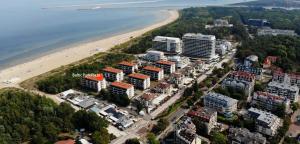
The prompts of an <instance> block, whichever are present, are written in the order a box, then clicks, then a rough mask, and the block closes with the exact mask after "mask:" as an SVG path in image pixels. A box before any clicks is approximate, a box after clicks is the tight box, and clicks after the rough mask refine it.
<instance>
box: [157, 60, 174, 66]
mask: <svg viewBox="0 0 300 144" xmlns="http://www.w3.org/2000/svg"><path fill="white" fill-rule="evenodd" d="M156 63H157V64H162V65H175V62H171V61H166V60H160V61H157V62H156Z"/></svg>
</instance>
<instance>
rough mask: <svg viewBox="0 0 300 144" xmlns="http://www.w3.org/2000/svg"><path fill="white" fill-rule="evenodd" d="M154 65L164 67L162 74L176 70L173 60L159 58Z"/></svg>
mask: <svg viewBox="0 0 300 144" xmlns="http://www.w3.org/2000/svg"><path fill="white" fill-rule="evenodd" d="M155 66H157V67H159V68H162V69H164V74H171V73H174V72H175V70H176V65H175V62H171V61H165V60H160V61H157V62H156V63H155Z"/></svg>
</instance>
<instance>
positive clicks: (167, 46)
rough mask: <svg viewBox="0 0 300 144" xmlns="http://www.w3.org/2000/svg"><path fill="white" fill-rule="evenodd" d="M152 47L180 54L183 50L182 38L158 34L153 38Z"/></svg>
mask: <svg viewBox="0 0 300 144" xmlns="http://www.w3.org/2000/svg"><path fill="white" fill-rule="evenodd" d="M152 48H153V49H155V50H158V51H164V52H169V53H177V54H180V53H181V52H182V42H181V40H180V38H175V37H165V36H156V37H155V38H154V39H153V40H152Z"/></svg>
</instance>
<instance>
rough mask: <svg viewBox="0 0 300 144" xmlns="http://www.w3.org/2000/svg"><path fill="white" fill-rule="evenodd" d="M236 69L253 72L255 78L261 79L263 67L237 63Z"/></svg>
mask: <svg viewBox="0 0 300 144" xmlns="http://www.w3.org/2000/svg"><path fill="white" fill-rule="evenodd" d="M236 71H244V72H249V73H252V74H255V77H256V79H257V80H261V79H262V77H263V69H262V68H259V67H250V66H246V65H237V66H236Z"/></svg>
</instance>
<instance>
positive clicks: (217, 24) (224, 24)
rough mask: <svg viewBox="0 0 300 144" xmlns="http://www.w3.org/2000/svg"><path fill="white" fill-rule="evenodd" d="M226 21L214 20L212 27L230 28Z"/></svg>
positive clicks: (230, 25)
mask: <svg viewBox="0 0 300 144" xmlns="http://www.w3.org/2000/svg"><path fill="white" fill-rule="evenodd" d="M232 26H233V25H232V24H229V22H228V20H226V19H216V20H214V27H232Z"/></svg>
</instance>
